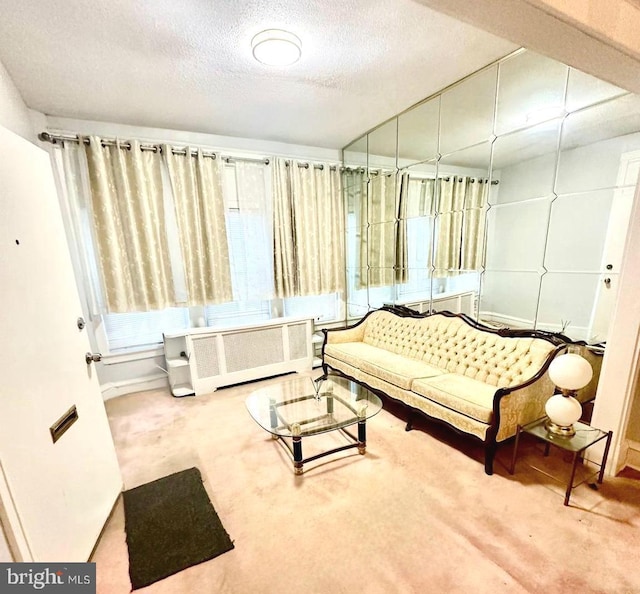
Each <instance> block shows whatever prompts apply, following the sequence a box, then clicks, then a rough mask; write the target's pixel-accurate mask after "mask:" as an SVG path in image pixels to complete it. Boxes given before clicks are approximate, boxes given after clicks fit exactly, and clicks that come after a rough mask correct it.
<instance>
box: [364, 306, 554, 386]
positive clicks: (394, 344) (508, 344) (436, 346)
mask: <svg viewBox="0 0 640 594" xmlns="http://www.w3.org/2000/svg"><path fill="white" fill-rule="evenodd" d="M365 324H366V327H365V330H364V336H363V342H365V343H367V344H370V345H372V346H376V347H379V348H383V349H386V350H388V351H391V352H393V353H397V354H399V355H404V356H405V357H411V358H413V359H418V360H421V361H424V362H425V363H428V364H429V365H433V366H435V367H438V368H440V369H444V370H446V371H448V372H449V373H456V374H459V375H464V376H466V377H470V378H473V379H476V380H478V381H481V382H484V383H487V384H491V385H493V386H497V387H499V388H503V387H508V386H516V385H518V384H521V383H523V382H524V381H526V380H528V379H529V378H531V377H533V376H534V375H535V374H536V373H537V372H538V371H539V370H540V368H541V367H542V365H543V364H544V361H545V360H546V358H547V357H548V356H549V353H550V352H551V351H552V350H553V349H554V346H553V345H552V344H551V343H550V342H548V341H546V340H543V339H540V338H512V337H506V336H499V335H498V334H495V333H493V332H485V331H482V330H478V329H476V328H473V327H472V326H470V325H469V324H467V323H466V322H465V321H464V320H462V319H461V318H458V317H449V316H444V315H442V314H433V315H431V316H428V317H425V318H410V317H401V316H397V315H395V314H393V313H391V312H388V311H383V310H378V311H375V312H373V313H371V314H370V315H369V317H368V318H367V319H366V321H365Z"/></svg>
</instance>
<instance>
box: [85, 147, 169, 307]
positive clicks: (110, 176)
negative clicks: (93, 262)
mask: <svg viewBox="0 0 640 594" xmlns="http://www.w3.org/2000/svg"><path fill="white" fill-rule="evenodd" d="M130 144H131V146H130V149H128V148H124V147H123V146H120V145H119V144H117V145H116V146H102V145H101V143H100V139H99V138H96V137H91V138H90V139H89V144H88V145H87V146H86V147H85V151H86V157H87V166H88V170H89V183H90V187H91V216H92V219H93V224H94V228H95V238H96V244H97V250H98V263H99V269H100V274H101V277H102V282H103V284H104V299H105V307H106V309H107V311H109V312H114V313H123V312H131V311H149V310H153V309H164V308H167V307H170V306H172V305H175V296H174V289H173V278H172V273H171V264H170V259H169V249H168V246H167V238H166V228H165V213H164V207H163V193H162V175H161V169H160V167H161V162H160V160H161V157H160V155H158V154H157V153H155V152H153V151H142V150H140V145H139V144H138V143H137V142H136V141H131V143H130Z"/></svg>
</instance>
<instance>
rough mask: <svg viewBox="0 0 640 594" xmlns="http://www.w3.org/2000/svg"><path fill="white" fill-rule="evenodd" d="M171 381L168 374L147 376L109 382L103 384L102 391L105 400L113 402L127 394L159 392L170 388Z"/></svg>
mask: <svg viewBox="0 0 640 594" xmlns="http://www.w3.org/2000/svg"><path fill="white" fill-rule="evenodd" d="M168 387H169V381H168V380H167V376H166V374H164V373H162V374H157V375H152V376H147V377H143V378H135V379H132V380H126V381H123V382H108V383H106V384H102V385H101V386H100V389H101V391H102V399H103V400H105V401H106V400H111V398H115V397H117V396H124V395H125V394H131V393H133V392H144V391H145V390H158V389H160V388H168Z"/></svg>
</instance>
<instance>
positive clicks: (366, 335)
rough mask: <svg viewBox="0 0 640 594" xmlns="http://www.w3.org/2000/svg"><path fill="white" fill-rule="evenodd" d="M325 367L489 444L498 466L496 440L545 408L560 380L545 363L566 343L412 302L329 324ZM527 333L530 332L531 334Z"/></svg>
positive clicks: (489, 467)
mask: <svg viewBox="0 0 640 594" xmlns="http://www.w3.org/2000/svg"><path fill="white" fill-rule="evenodd" d="M324 333H325V339H324V344H323V350H322V356H323V369H324V372H325V373H327V372H328V371H329V369H332V370H334V371H337V372H339V373H341V374H343V375H345V376H347V377H350V378H352V379H354V380H355V381H357V382H359V383H362V384H364V385H366V386H367V387H368V388H371V389H373V390H374V391H376V392H381V393H384V394H385V395H387V396H389V397H391V398H394V399H396V400H399V401H401V402H403V403H404V404H405V405H407V406H408V407H409V411H410V415H409V421H408V423H407V430H409V429H410V428H411V419H412V415H411V413H412V412H413V411H414V410H417V411H420V412H422V413H424V414H426V415H428V416H429V417H432V418H434V419H438V420H440V421H443V422H445V423H447V424H449V425H451V426H452V427H454V428H455V429H457V430H459V431H461V432H464V433H467V434H471V435H473V436H475V437H477V438H479V439H481V440H482V441H483V442H484V444H485V471H486V473H487V474H492V473H493V458H494V455H495V450H496V447H497V444H498V443H499V442H501V441H504V440H505V439H508V438H509V437H511V436H513V435H515V433H516V428H517V425H518V424H520V425H522V424H525V423H527V422H529V421H533V420H535V419H537V418H540V417H542V416H543V415H544V404H545V402H546V401H547V399H548V398H549V396H551V394H553V392H554V386H553V384H552V382H551V380H550V379H549V377H548V375H547V373H546V370H547V368H548V367H549V365H550V363H551V361H552V359H553V358H554V357H555V356H556V354H557V353H558V352H559V351H560V350H562V349H563V348H564V343H561V341H559V340H557V339H555V338H554V336H553V335H545V334H544V333H536V332H534V331H527V332H522V331H504V330H500V331H498V330H494V329H490V328H488V327H486V326H483V325H481V324H478V323H476V322H474V321H473V320H472V319H471V318H468V317H466V316H464V315H458V314H452V313H450V312H440V313H435V314H431V315H428V316H424V315H421V314H415V313H414V312H411V311H410V310H407V309H406V308H394V307H384V308H382V309H379V310H375V311H372V312H369V313H368V314H367V315H366V316H365V317H364V318H363V319H362V320H361V321H360V322H358V323H357V324H355V325H354V326H350V327H348V328H345V329H335V330H324ZM527 334H528V335H527Z"/></svg>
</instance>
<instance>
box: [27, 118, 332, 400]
mask: <svg viewBox="0 0 640 594" xmlns="http://www.w3.org/2000/svg"><path fill="white" fill-rule="evenodd" d="M39 123H42V125H43V127H45V128H46V130H48V131H50V132H56V131H57V132H67V133H74V134H75V133H79V134H82V135H93V134H95V135H98V136H103V137H108V138H114V137H116V136H117V137H119V138H123V139H127V138H135V139H138V140H143V141H148V142H174V143H179V144H189V145H192V146H201V147H207V148H211V149H214V150H219V151H221V152H222V153H223V154H226V155H235V156H242V155H250V156H282V157H289V158H296V159H303V160H309V161H322V162H339V161H340V151H339V150H333V149H326V148H319V147H311V146H301V145H294V144H285V143H281V142H272V141H265V140H256V139H250V138H233V137H228V136H217V135H212V134H201V133H197V132H188V131H181V130H166V129H159V128H145V127H141V126H129V125H125V124H116V123H110V122H94V121H86V120H75V119H68V118H59V117H46V118H45V119H44V121H40V122H39ZM39 131H42V130H39ZM41 146H42V147H43V148H45V149H48V150H53V149H52V147H51V145H50V144H48V143H42V145H41ZM64 210H65V209H64V208H63V211H64ZM70 249H71V250H72V252H73V251H74V250H77V246H75V245H70ZM74 259H75V260H77V258H74ZM76 274H78V271H76ZM78 285H79V290H80V293H81V296H82V294H83V283H81V282H79V283H78ZM85 302H86V300H85ZM84 315H85V319H86V320H88V321H89V323H88V325H87V330H88V333H89V340H90V341H91V345H92V349H93V350H94V352H99V351H102V352H103V354H106V353H105V351H104V344H103V343H102V344H101V343H100V341H99V339H98V335H99V333H100V331H101V330H100V327H99V322H98V321H97V320H94V321H93V322H91V316H90V315H89V312H88V311H87V310H85V312H84ZM164 366H165V362H164V355H163V352H162V350H161V349H154V350H149V351H145V352H142V353H137V354H135V355H134V354H131V355H120V356H115V357H110V356H105V357H104V359H103V361H102V362H101V363H98V364H97V365H96V367H97V371H98V377H99V379H100V385H101V387H102V390H103V397H104V398H105V399H109V398H112V397H114V396H118V395H120V394H126V393H128V392H135V391H136V390H144V389H151V388H156V387H160V386H165V385H168V384H167V381H166V374H165V373H164V372H163V371H162V369H161V368H162V367H164Z"/></svg>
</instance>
